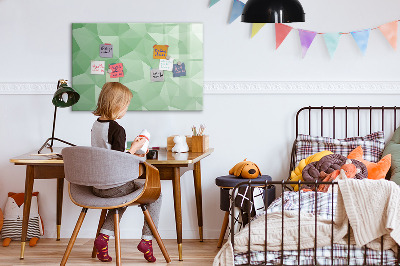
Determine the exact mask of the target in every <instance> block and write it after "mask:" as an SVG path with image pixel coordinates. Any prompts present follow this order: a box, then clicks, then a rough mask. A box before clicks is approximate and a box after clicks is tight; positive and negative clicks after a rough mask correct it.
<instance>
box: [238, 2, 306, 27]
mask: <svg viewBox="0 0 400 266" xmlns="http://www.w3.org/2000/svg"><path fill="white" fill-rule="evenodd" d="M242 22H248V23H290V22H304V10H303V7H302V6H301V4H300V2H299V1H298V0H249V1H247V3H246V4H245V6H244V8H243V13H242Z"/></svg>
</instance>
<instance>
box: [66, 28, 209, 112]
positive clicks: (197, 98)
mask: <svg viewBox="0 0 400 266" xmlns="http://www.w3.org/2000/svg"><path fill="white" fill-rule="evenodd" d="M110 24H112V25H110ZM160 36H161V37H162V38H161V37H160ZM160 38H161V40H162V43H161V44H167V45H169V49H168V53H170V54H174V55H177V58H180V59H182V58H184V63H185V66H186V71H187V72H186V73H187V75H186V77H181V78H173V77H172V72H168V71H165V72H164V73H165V81H164V82H150V74H149V73H150V69H152V68H153V69H156V68H158V66H159V61H160V60H156V59H153V51H152V47H153V46H154V44H156V43H157V41H156V39H157V40H158V39H160ZM103 43H112V44H113V47H114V54H113V58H107V59H105V62H106V69H108V66H109V65H110V64H114V63H122V64H123V68H124V77H121V78H120V82H121V83H122V84H124V85H126V86H127V87H128V88H129V89H130V90H131V91H132V93H133V95H134V97H133V100H132V101H131V104H130V105H129V108H128V110H159V111H161V110H202V108H203V76H204V75H203V25H202V24H200V23H73V24H72V84H73V88H74V89H75V90H76V91H77V92H78V93H79V94H80V95H81V98H80V100H79V102H78V103H77V104H75V105H74V106H73V108H72V110H74V111H90V110H94V109H95V108H96V102H97V98H98V95H99V93H100V91H101V88H102V86H103V85H104V83H105V82H106V76H105V75H103V76H102V75H91V74H90V62H91V60H100V57H99V46H100V45H101V44H103ZM100 76H101V77H100ZM169 92H171V94H169Z"/></svg>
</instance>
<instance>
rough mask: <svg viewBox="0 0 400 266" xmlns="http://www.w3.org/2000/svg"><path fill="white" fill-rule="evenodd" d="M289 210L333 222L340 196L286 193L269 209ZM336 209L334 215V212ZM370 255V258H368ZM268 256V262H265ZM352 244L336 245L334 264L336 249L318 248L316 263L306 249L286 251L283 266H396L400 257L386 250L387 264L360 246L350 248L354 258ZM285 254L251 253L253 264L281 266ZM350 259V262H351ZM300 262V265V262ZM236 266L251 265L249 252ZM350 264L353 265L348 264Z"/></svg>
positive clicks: (311, 251)
mask: <svg viewBox="0 0 400 266" xmlns="http://www.w3.org/2000/svg"><path fill="white" fill-rule="evenodd" d="M282 203H283V209H284V210H285V211H286V210H288V211H289V210H299V208H300V211H301V212H307V213H312V214H316V215H318V216H321V217H322V218H325V219H329V220H330V219H332V213H333V215H334V214H335V208H336V193H333V194H332V193H323V192H317V201H315V192H313V191H309V192H294V191H287V192H285V193H284V194H283V197H282V196H281V197H279V198H277V199H276V200H275V201H274V202H272V203H271V205H270V206H269V207H268V210H267V214H269V213H273V212H279V211H282ZM332 208H333V212H332ZM261 215H265V213H263V214H260V215H257V216H256V217H254V219H257V218H258V217H260V216H261ZM254 219H253V220H254ZM364 254H366V256H365V255H364ZM265 255H266V256H267V261H266V263H265ZM348 255H349V250H348V245H340V244H334V245H333V262H332V248H331V246H325V247H321V248H317V249H316V260H317V263H316V264H315V261H314V260H315V257H314V256H315V253H314V249H303V250H301V251H300V256H299V255H298V252H297V250H284V252H283V264H284V265H298V264H300V265H382V264H381V262H383V265H395V264H396V256H395V253H394V252H393V251H392V250H385V251H383V261H381V260H382V258H381V252H380V251H376V250H372V249H368V248H365V247H358V246H355V245H350V256H348ZM281 256H282V254H281V251H267V253H265V252H263V251H251V252H250V265H261V264H262V265H281V263H282V261H281ZM348 257H349V261H348ZM299 259H300V263H299V261H298V260H299ZM234 260H235V265H249V263H248V253H247V252H246V253H238V254H235V258H234ZM348 262H349V263H348Z"/></svg>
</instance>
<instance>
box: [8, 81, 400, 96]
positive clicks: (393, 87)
mask: <svg viewBox="0 0 400 266" xmlns="http://www.w3.org/2000/svg"><path fill="white" fill-rule="evenodd" d="M56 86H57V83H56V82H54V83H50V82H49V83H47V82H37V83H17V82H15V83H0V94H53V93H54V91H55V88H56ZM204 94H400V81H248V82H247V81H205V82H204Z"/></svg>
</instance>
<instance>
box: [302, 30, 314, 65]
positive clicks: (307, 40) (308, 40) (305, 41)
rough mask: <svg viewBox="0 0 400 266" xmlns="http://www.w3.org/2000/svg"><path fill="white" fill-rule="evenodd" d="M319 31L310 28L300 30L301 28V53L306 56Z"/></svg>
mask: <svg viewBox="0 0 400 266" xmlns="http://www.w3.org/2000/svg"><path fill="white" fill-rule="evenodd" d="M316 35H317V33H316V32H315V31H308V30H300V29H299V36H300V43H301V54H302V57H303V58H304V57H305V56H306V53H307V51H308V48H310V46H311V44H312V42H313V40H314V38H315V36H316Z"/></svg>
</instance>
